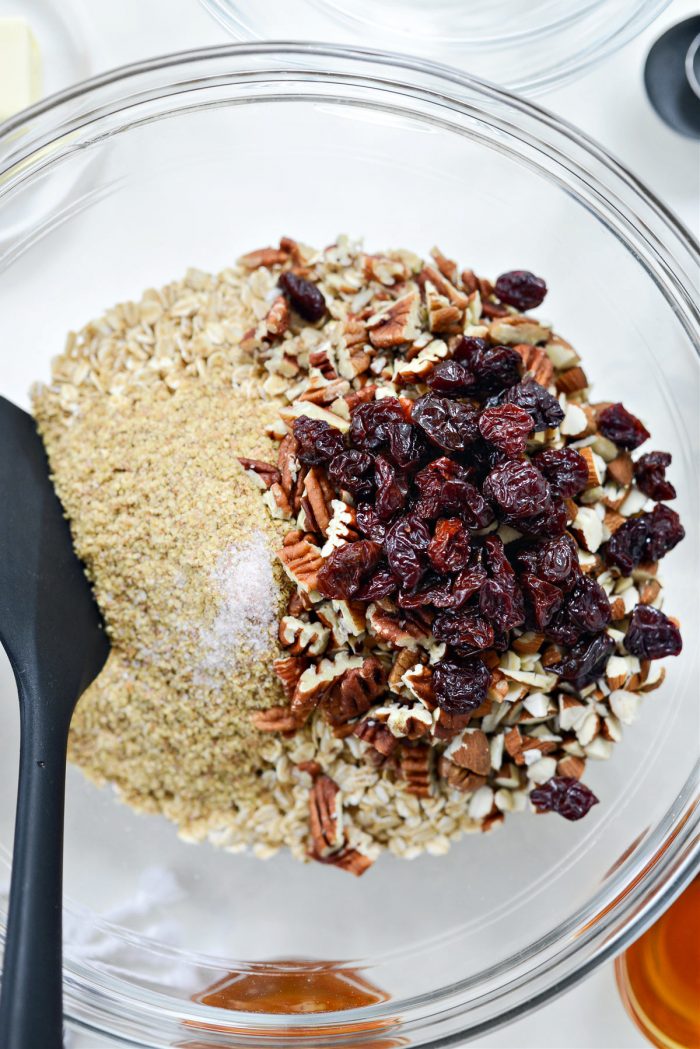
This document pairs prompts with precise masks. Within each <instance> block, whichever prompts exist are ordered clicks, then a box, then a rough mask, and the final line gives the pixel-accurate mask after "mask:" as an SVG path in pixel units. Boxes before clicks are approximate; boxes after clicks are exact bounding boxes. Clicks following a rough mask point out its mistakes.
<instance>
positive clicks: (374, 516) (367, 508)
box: [355, 503, 388, 543]
mask: <svg viewBox="0 0 700 1049" xmlns="http://www.w3.org/2000/svg"><path fill="white" fill-rule="evenodd" d="M355 518H356V521H357V527H358V528H359V529H360V531H361V532H362V534H363V535H366V536H367V538H368V539H372V540H374V542H375V543H383V542H384V537H385V536H386V530H387V527H388V525H387V522H386V521H382V520H381V519H380V517H379V515H378V513H377V511H376V510H375V508H374V507H373V506H372V504H371V503H359V504H358V506H357V509H356V511H355Z"/></svg>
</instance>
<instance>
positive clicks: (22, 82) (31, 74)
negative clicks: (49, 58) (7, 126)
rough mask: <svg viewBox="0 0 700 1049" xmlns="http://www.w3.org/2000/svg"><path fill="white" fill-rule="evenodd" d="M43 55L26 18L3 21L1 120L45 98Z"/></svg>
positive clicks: (0, 28) (0, 21) (0, 29)
mask: <svg viewBox="0 0 700 1049" xmlns="http://www.w3.org/2000/svg"><path fill="white" fill-rule="evenodd" d="M41 90H42V70H41V52H40V51H39V45H38V44H37V41H36V37H35V36H34V33H33V32H32V31H31V29H30V28H29V26H28V24H27V23H26V22H25V21H24V19H23V18H0V121H2V120H7V118H8V117H11V116H13V115H14V114H15V113H17V112H19V110H20V109H24V108H25V106H31V105H32V103H34V102H36V101H37V99H39V98H41Z"/></svg>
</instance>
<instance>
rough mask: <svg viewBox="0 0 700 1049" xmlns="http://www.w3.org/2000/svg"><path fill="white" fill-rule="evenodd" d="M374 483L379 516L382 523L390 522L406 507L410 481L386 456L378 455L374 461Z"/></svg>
mask: <svg viewBox="0 0 700 1049" xmlns="http://www.w3.org/2000/svg"><path fill="white" fill-rule="evenodd" d="M374 481H375V484H376V486H377V493H376V496H375V504H374V506H375V510H376V512H377V516H378V517H379V520H380V521H388V520H389V518H390V517H393V516H394V514H395V513H397V512H398V511H399V510H402V509H403V508H404V506H405V505H406V496H407V494H408V481H407V480H406V476H405V474H404V473H402V471H400V470H397V469H396V467H395V466H394V465H393V463H391V462H390V461H389V460H388V459H387V458H386V456H384V455H378V456H377V457H376V459H375V460H374Z"/></svg>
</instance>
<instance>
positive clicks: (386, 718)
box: [372, 703, 433, 739]
mask: <svg viewBox="0 0 700 1049" xmlns="http://www.w3.org/2000/svg"><path fill="white" fill-rule="evenodd" d="M372 717H373V718H375V719H376V720H377V721H381V722H382V723H383V724H385V725H386V726H387V728H388V729H389V731H390V732H391V733H392V735H394V736H396V737H397V738H399V739H421V738H422V737H423V736H427V735H428V734H429V732H430V729H431V727H432V724H433V716H432V714H431V713H430V711H428V710H426V709H425V707H424V706H423V705H422V704H421V703H413V704H412V705H411V706H403V705H402V704H400V703H387V704H385V705H384V706H382V707H375V708H374V709H373V711H372Z"/></svg>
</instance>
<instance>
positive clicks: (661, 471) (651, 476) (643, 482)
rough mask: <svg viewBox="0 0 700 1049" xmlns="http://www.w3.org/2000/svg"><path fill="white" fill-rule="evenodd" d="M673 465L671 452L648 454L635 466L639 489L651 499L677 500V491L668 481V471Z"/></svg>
mask: <svg viewBox="0 0 700 1049" xmlns="http://www.w3.org/2000/svg"><path fill="white" fill-rule="evenodd" d="M670 465H671V455H670V453H669V452H647V453H646V455H642V456H640V458H639V459H638V460H637V462H636V463H635V464H634V479H635V481H636V482H637V488H639V490H640V492H644V494H645V495H648V496H649V498H650V499H658V500H662V499H675V498H676V489H675V488H674V487H673V485H672V484H671V482H670V481H667V480H666V469H667V467H669V466H670Z"/></svg>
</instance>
